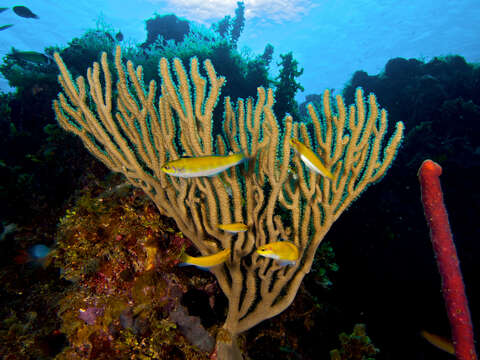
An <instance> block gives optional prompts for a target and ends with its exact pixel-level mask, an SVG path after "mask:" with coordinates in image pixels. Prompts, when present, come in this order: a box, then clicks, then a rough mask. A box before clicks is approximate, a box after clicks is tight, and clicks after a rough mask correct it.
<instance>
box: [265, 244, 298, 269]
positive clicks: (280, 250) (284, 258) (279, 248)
mask: <svg viewBox="0 0 480 360" xmlns="http://www.w3.org/2000/svg"><path fill="white" fill-rule="evenodd" d="M257 254H259V255H262V256H265V257H267V258H270V259H275V260H277V262H278V263H279V265H281V266H284V265H295V264H296V262H297V260H298V258H299V256H300V253H299V251H298V248H297V247H296V246H295V245H294V244H293V243H291V242H289V241H276V242H273V243H270V244H266V245H263V246H260V247H259V248H258V249H257Z"/></svg>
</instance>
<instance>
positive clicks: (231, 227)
mask: <svg viewBox="0 0 480 360" xmlns="http://www.w3.org/2000/svg"><path fill="white" fill-rule="evenodd" d="M217 227H218V228H219V229H220V230H223V231H227V232H230V233H239V232H245V231H247V230H248V226H247V225H245V224H242V223H233V224H218V225H217Z"/></svg>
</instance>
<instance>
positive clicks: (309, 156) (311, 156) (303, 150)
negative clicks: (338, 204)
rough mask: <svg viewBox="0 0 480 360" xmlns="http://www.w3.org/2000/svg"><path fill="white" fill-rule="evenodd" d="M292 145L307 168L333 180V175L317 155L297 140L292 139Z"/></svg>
mask: <svg viewBox="0 0 480 360" xmlns="http://www.w3.org/2000/svg"><path fill="white" fill-rule="evenodd" d="M290 145H291V146H292V147H293V149H294V150H295V152H296V153H297V154H298V155H300V159H302V161H303V162H304V163H305V165H307V167H308V168H309V169H310V170H312V171H315V172H316V173H318V174H320V175H322V176H325V177H327V178H329V179H330V180H333V175H332V173H331V172H330V171H329V170H328V169H327V168H326V167H325V166H324V165H323V164H322V161H321V160H320V159H319V158H318V156H317V155H315V153H314V152H313V151H312V150H310V148H308V146H306V145H305V144H303V143H301V142H300V141H298V140H297V139H290Z"/></svg>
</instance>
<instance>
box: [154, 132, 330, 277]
mask: <svg viewBox="0 0 480 360" xmlns="http://www.w3.org/2000/svg"><path fill="white" fill-rule="evenodd" d="M290 145H291V147H292V149H293V150H294V151H295V152H296V153H297V154H298V155H299V156H300V159H301V160H302V161H303V162H304V163H305V165H306V166H307V167H308V168H309V169H310V170H312V171H314V172H315V173H317V174H320V175H321V176H323V177H325V178H327V179H329V180H330V181H332V180H333V174H332V173H331V172H330V170H328V169H327V168H326V167H325V165H323V163H322V161H321V160H320V158H319V157H318V156H317V155H316V154H315V153H314V152H313V151H312V150H311V149H310V148H309V147H308V146H306V145H305V144H303V143H302V142H300V141H299V140H297V139H293V138H292V139H290ZM245 161H248V157H247V156H245V154H243V153H238V154H230V155H224V156H222V155H210V156H197V157H182V158H180V159H177V160H172V161H169V162H167V163H165V164H164V165H163V166H162V171H163V172H164V173H166V174H168V175H170V176H175V177H183V178H195V177H202V176H215V175H218V174H220V173H222V172H223V171H226V170H228V169H230V168H232V167H234V166H236V165H239V164H242V163H243V162H245ZM222 183H224V181H222ZM217 227H218V229H220V230H223V231H225V232H229V233H233V234H236V233H242V232H246V231H248V225H246V224H243V223H231V224H218V225H217ZM256 253H257V254H258V255H260V256H263V257H266V258H270V259H274V260H275V261H276V262H277V264H278V265H280V266H286V265H295V264H296V262H297V260H298V259H299V257H300V252H299V250H298V247H297V246H296V245H295V244H293V243H292V242H289V241H277V242H272V243H269V244H266V245H263V246H261V247H259V248H257V250H256ZM229 257H230V250H229V249H225V250H221V251H219V252H217V253H215V254H212V255H207V256H200V257H193V256H189V255H186V254H185V255H184V256H183V258H182V263H181V264H180V265H182V266H184V265H194V266H197V267H200V268H202V269H210V268H211V267H214V266H217V265H220V264H223V263H224V262H225V261H227V260H228V258H229Z"/></svg>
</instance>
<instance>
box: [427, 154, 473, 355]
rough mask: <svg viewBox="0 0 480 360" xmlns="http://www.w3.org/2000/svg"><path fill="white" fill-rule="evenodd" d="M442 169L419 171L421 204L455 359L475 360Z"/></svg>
mask: <svg viewBox="0 0 480 360" xmlns="http://www.w3.org/2000/svg"><path fill="white" fill-rule="evenodd" d="M441 174H442V168H441V167H440V165H438V164H437V163H435V162H433V161H432V160H425V161H424V162H423V164H422V166H420V169H419V171H418V178H419V181H420V188H421V191H422V204H423V209H424V211H425V218H426V219H427V223H428V226H429V228H430V239H431V241H432V245H433V251H434V252H435V257H436V259H437V266H438V271H439V272H440V276H441V278H442V292H443V298H444V300H445V305H446V308H447V312H448V318H449V320H450V326H451V329H452V339H453V345H454V347H455V355H456V357H457V359H459V360H476V359H477V355H476V353H475V345H474V341H473V326H472V320H471V318H470V311H469V309H468V302H467V297H466V296H465V286H464V284H463V279H462V273H461V271H460V265H459V262H458V257H457V250H456V249H455V244H454V243H453V238H452V232H451V230H450V224H449V222H448V215H447V209H446V208H445V205H444V203H443V194H442V188H441V185H440V175H441Z"/></svg>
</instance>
